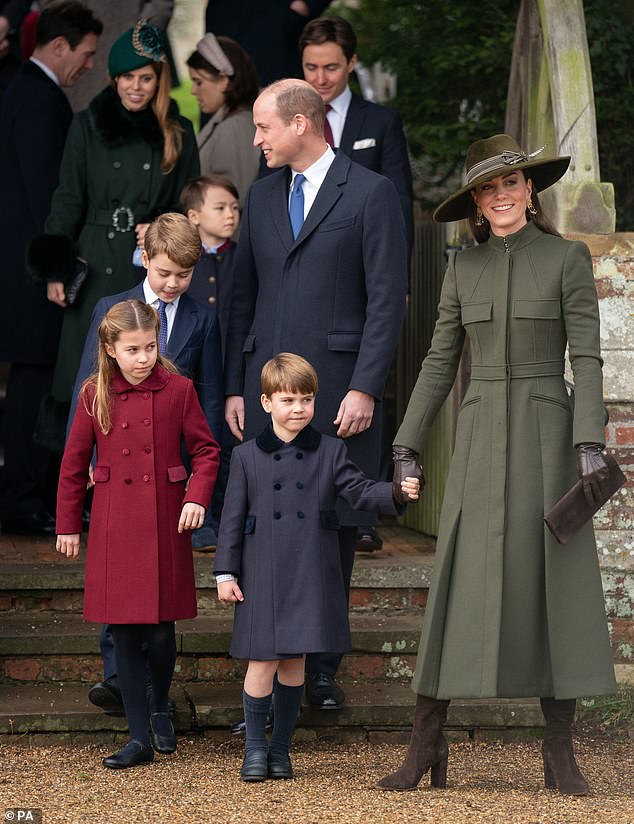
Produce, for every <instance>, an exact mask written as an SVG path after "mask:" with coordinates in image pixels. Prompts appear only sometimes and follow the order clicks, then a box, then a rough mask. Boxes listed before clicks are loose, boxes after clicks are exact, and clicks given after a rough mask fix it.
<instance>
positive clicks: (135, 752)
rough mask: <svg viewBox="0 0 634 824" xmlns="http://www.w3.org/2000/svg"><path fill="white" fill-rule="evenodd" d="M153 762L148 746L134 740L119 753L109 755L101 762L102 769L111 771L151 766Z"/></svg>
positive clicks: (151, 752)
mask: <svg viewBox="0 0 634 824" xmlns="http://www.w3.org/2000/svg"><path fill="white" fill-rule="evenodd" d="M152 761H154V750H153V749H152V747H150V745H149V744H142V743H141V742H140V741H137V740H136V739H135V738H133V739H132V741H128V743H127V744H126V745H125V747H123V749H120V750H119V752H115V753H113V755H109V756H108V757H107V758H104V760H103V761H102V762H101V763H102V764H103V765H104V767H110V769H111V770H126V769H127V768H128V767H136V766H137V765H138V764H151V763H152Z"/></svg>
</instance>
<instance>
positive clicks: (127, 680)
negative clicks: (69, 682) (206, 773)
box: [56, 300, 218, 768]
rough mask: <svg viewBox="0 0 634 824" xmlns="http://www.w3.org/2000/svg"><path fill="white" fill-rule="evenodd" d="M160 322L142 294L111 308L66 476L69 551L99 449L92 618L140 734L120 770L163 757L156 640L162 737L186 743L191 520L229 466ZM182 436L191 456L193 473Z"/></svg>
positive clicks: (87, 602)
mask: <svg viewBox="0 0 634 824" xmlns="http://www.w3.org/2000/svg"><path fill="white" fill-rule="evenodd" d="M158 332H159V318H158V314H157V312H156V310H155V309H154V308H153V307H151V306H149V305H148V304H146V303H143V302H141V301H138V300H126V301H122V302H121V303H118V304H116V305H115V306H113V307H112V309H110V311H109V312H108V313H107V314H106V316H105V318H104V319H103V321H102V323H101V326H100V327H99V350H98V370H97V373H96V375H93V377H92V378H89V379H88V380H87V381H86V383H85V384H84V387H83V388H82V391H81V394H80V397H79V402H78V405H77V412H76V414H75V419H74V421H73V426H72V429H71V432H70V435H69V438H68V442H67V444H66V449H65V452H64V459H63V461H62V468H61V473H60V480H59V493H58V505H57V530H56V531H57V550H58V551H59V552H61V553H62V554H64V555H67V556H69V557H75V556H77V555H78V553H79V535H80V532H81V522H82V508H83V501H84V495H85V491H86V480H87V478H88V470H89V466H90V462H91V459H92V456H93V451H94V450H95V449H96V463H95V466H94V473H93V475H94V482H95V494H94V499H93V506H92V515H91V522H90V531H89V533H88V550H87V554H86V582H85V589H84V619H85V620H87V621H95V622H97V623H99V624H102V623H109V624H112V625H113V627H112V628H113V633H114V636H115V643H116V649H117V664H118V669H119V682H120V685H121V693H122V696H123V703H124V706H125V711H126V716H127V719H128V725H129V727H130V739H131V740H130V741H129V742H128V743H127V744H126V745H125V746H124V747H123V749H121V750H120V751H119V752H117V753H115V754H114V755H111V756H109V757H108V758H105V759H104V761H103V763H104V766H106V767H112V768H125V767H132V766H135V765H136V764H145V763H149V762H150V761H152V760H153V758H154V751H153V749H152V746H151V745H150V736H149V735H148V719H147V712H148V711H147V700H146V675H145V662H144V657H143V654H142V645H143V644H144V643H145V644H147V658H148V664H149V670H150V678H151V685H152V691H151V701H150V732H151V740H152V744H153V746H154V749H155V750H157V751H158V752H174V750H175V749H176V738H175V736H174V729H173V727H172V723H171V721H170V719H169V715H168V712H167V702H168V693H169V688H170V684H171V680H172V673H173V671H174V663H175V661H176V640H175V632H174V621H176V620H180V619H185V618H193V617H194V616H195V615H196V590H195V584H194V567H193V559H192V552H191V540H190V538H189V536H188V535H187V533H186V532H185V530H190V529H196V528H197V527H199V526H201V525H202V522H203V518H204V515H205V505H206V504H207V503H208V502H209V500H210V499H211V494H212V491H213V485H214V481H215V478H216V473H217V470H218V445H217V444H216V442H215V441H214V440H213V438H212V436H211V433H210V431H209V428H208V426H207V422H206V421H205V417H204V415H203V413H202V410H201V408H200V405H199V403H198V399H197V397H196V392H195V390H194V387H193V384H192V383H191V381H189V380H188V379H187V378H184V377H181V376H180V375H178V374H175V367H174V366H173V365H172V364H171V363H170V362H169V361H167V360H165V359H164V358H162V357H161V355H160V354H159V345H158V341H159V340H160V338H159V334H158ZM182 442H184V443H185V446H186V448H187V452H188V453H189V455H190V456H191V464H192V474H191V476H190V477H189V481H188V472H187V470H186V469H185V467H184V466H183V463H182V457H181V444H182ZM186 482H187V483H186Z"/></svg>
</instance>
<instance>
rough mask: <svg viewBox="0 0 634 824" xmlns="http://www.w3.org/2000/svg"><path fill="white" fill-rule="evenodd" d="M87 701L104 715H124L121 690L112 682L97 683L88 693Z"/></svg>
mask: <svg viewBox="0 0 634 824" xmlns="http://www.w3.org/2000/svg"><path fill="white" fill-rule="evenodd" d="M88 700H89V701H90V703H91V704H94V705H95V707H99V709H101V710H103V711H104V712H105V713H106V715H125V710H124V709H123V699H122V698H121V690H120V689H119V686H118V685H117V684H116V683H115V682H114V681H110V680H109V681H104V682H103V683H102V682H101V681H99V682H98V683H96V684H95V685H94V686H93V687H91V688H90V691H89V692H88Z"/></svg>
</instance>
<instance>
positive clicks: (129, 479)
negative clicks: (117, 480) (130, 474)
mask: <svg viewBox="0 0 634 824" xmlns="http://www.w3.org/2000/svg"><path fill="white" fill-rule="evenodd" d="M123 483H124V484H131V483H132V478H126V479H125V480H124V481H123Z"/></svg>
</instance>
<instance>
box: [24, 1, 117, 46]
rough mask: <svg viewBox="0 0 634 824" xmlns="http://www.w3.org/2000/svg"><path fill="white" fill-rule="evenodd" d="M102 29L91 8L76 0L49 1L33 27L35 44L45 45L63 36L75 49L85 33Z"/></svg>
mask: <svg viewBox="0 0 634 824" xmlns="http://www.w3.org/2000/svg"><path fill="white" fill-rule="evenodd" d="M102 31H103V23H102V22H101V20H98V19H97V18H96V17H95V16H94V14H93V12H92V9H89V8H88V7H87V6H85V5H84V4H83V3H79V2H77V0H61V2H55V3H50V4H49V5H47V6H46V7H45V8H44V9H43V10H42V13H41V14H40V16H39V18H38V21H37V27H36V29H35V45H36V47H37V46H46V44H47V43H50V42H51V41H52V40H55V38H56V37H63V38H64V40H66V42H67V43H68V45H69V46H70V47H71V49H73V50H74V49H76V48H77V46H78V45H79V44H80V43H81V41H82V40H83V39H84V37H85V36H86V35H87V34H96V35H97V37H99V35H100V34H101V32H102Z"/></svg>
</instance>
